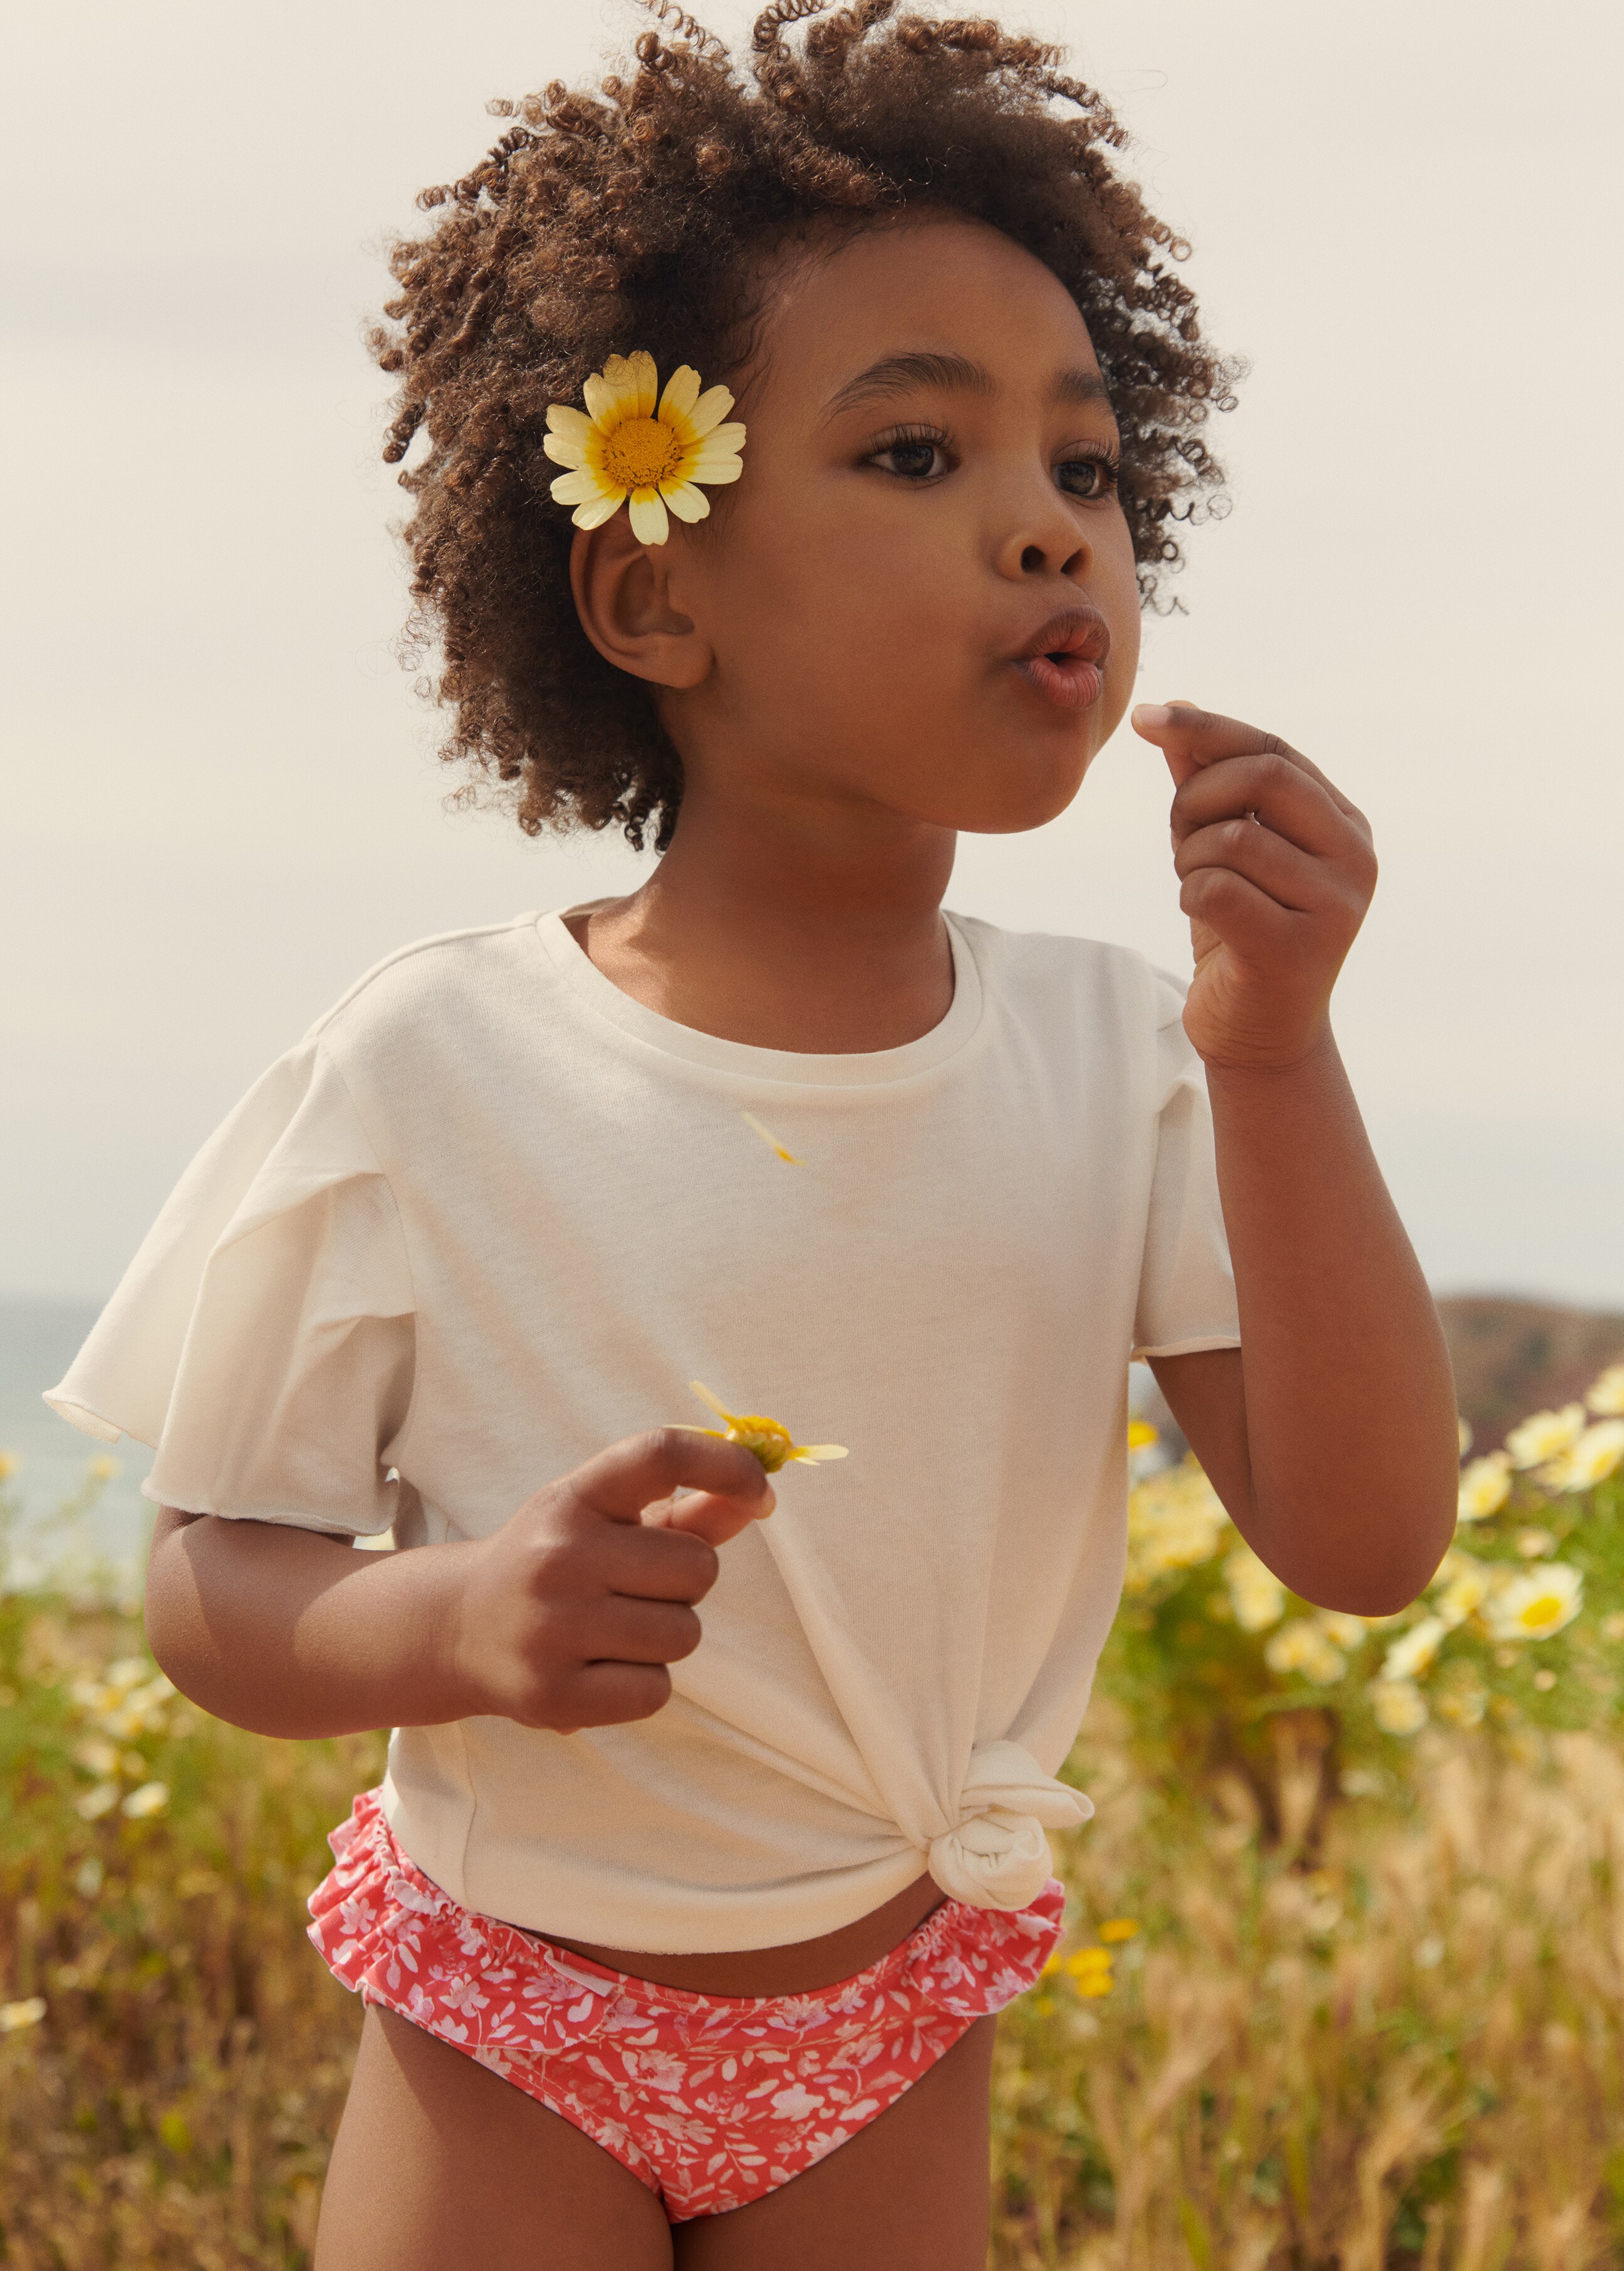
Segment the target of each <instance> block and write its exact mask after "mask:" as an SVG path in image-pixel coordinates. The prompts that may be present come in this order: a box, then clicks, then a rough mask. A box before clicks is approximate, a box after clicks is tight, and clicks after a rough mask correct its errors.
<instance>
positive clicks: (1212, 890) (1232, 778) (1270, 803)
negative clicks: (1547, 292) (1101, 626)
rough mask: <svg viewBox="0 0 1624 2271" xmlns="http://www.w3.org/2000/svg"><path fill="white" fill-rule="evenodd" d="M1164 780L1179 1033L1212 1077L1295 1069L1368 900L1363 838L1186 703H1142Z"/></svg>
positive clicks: (1336, 801) (1239, 734)
mask: <svg viewBox="0 0 1624 2271" xmlns="http://www.w3.org/2000/svg"><path fill="white" fill-rule="evenodd" d="M1133 725H1134V730H1135V732H1136V733H1140V734H1141V735H1143V737H1144V740H1146V741H1151V742H1154V743H1155V745H1156V747H1157V748H1159V749H1160V750H1161V752H1162V754H1163V756H1165V757H1166V760H1167V770H1168V771H1169V772H1171V773H1172V775H1173V814H1172V822H1173V866H1174V867H1175V868H1176V869H1177V871H1178V873H1179V875H1180V877H1181V890H1180V893H1179V905H1181V907H1182V908H1183V910H1184V912H1185V913H1186V914H1187V915H1188V917H1189V923H1190V938H1191V942H1192V943H1193V945H1194V947H1195V952H1196V974H1195V977H1194V978H1193V979H1192V980H1191V981H1190V990H1189V998H1188V1001H1186V1003H1185V1008H1184V1027H1185V1031H1187V1032H1188V1035H1189V1037H1190V1039H1191V1041H1192V1043H1193V1044H1194V1046H1195V1047H1196V1050H1197V1051H1198V1052H1199V1054H1201V1056H1202V1057H1203V1059H1204V1060H1205V1061H1206V1062H1207V1063H1208V1064H1210V1065H1225V1066H1232V1067H1235V1068H1241V1069H1256V1070H1271V1069H1278V1068H1281V1067H1284V1066H1286V1065H1292V1064H1297V1063H1300V1061H1302V1060H1303V1059H1304V1058H1305V1057H1307V1055H1309V1054H1310V1053H1311V1052H1312V1051H1313V1050H1314V1049H1315V1046H1317V1045H1318V1044H1319V1042H1320V1041H1321V1040H1322V1039H1323V1037H1324V1035H1325V1033H1326V1032H1327V1031H1328V1030H1329V1009H1330V992H1331V987H1332V986H1333V985H1334V984H1335V983H1336V978H1337V972H1338V971H1339V970H1340V969H1341V967H1342V964H1343V961H1344V958H1345V956H1346V954H1347V951H1348V949H1349V948H1350V947H1351V946H1352V943H1353V941H1354V938H1355V936H1356V935H1357V934H1358V931H1359V927H1360V923H1361V922H1362V921H1363V920H1364V919H1365V910H1366V908H1367V906H1368V905H1370V897H1371V893H1372V892H1373V891H1374V889H1375V882H1376V857H1375V853H1374V850H1373V849H1372V846H1371V840H1370V829H1369V825H1368V823H1367V821H1366V819H1365V816H1364V815H1363V814H1362V813H1360V812H1359V811H1356V810H1355V808H1354V807H1353V806H1352V804H1350V803H1349V801H1348V800H1347V798H1346V797H1345V796H1344V795H1343V794H1342V793H1341V792H1340V791H1339V790H1337V789H1336V788H1334V787H1333V786H1331V784H1330V781H1328V780H1327V779H1326V778H1325V776H1324V774H1323V773H1322V772H1321V771H1320V770H1319V768H1318V767H1317V766H1316V765H1313V764H1310V763H1309V762H1308V760H1307V757H1304V756H1299V755H1298V753H1297V751H1296V750H1295V749H1292V748H1287V747H1286V745H1285V742H1284V741H1280V740H1279V739H1278V736H1277V735H1275V734H1273V733H1262V732H1260V731H1259V729H1258V728H1257V727H1256V726H1247V725H1243V724H1241V722H1240V720H1239V719H1234V718H1219V717H1215V716H1213V715H1211V714H1210V713H1209V712H1208V711H1204V710H1202V709H1199V708H1198V707H1197V706H1196V704H1194V703H1193V702H1174V703H1171V704H1166V705H1164V704H1160V703H1141V704H1140V705H1139V706H1138V708H1137V709H1136V710H1135V711H1134V713H1133Z"/></svg>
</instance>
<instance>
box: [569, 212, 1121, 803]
mask: <svg viewBox="0 0 1624 2271" xmlns="http://www.w3.org/2000/svg"><path fill="white" fill-rule="evenodd" d="M770 308H771V312H770V314H769V316H768V317H767V320H766V322H765V324H764V328H763V331H762V335H761V339H760V352H759V358H758V362H757V364H756V367H755V368H754V369H752V371H751V372H750V373H749V374H748V375H747V378H746V383H745V385H744V387H743V389H742V391H741V405H740V410H739V413H738V414H739V415H741V416H742V417H743V418H744V420H745V421H746V423H747V425H748V428H749V437H748V440H747V442H746V444H745V449H744V474H743V478H742V480H741V481H740V482H739V483H738V485H737V486H736V487H735V488H733V489H732V490H731V491H729V492H728V493H727V494H726V498H725V500H724V501H723V502H722V503H721V507H720V510H719V511H718V513H717V516H716V518H715V521H714V522H713V523H712V524H711V525H703V524H702V525H700V526H699V527H697V528H695V529H686V528H683V527H681V526H679V525H676V524H673V528H672V533H671V538H670V540H669V541H668V542H667V544H666V545H664V546H660V547H650V548H649V549H648V550H647V551H646V552H644V551H643V550H642V548H641V547H635V545H634V544H633V543H632V541H631V540H630V539H629V529H627V527H626V525H625V523H626V515H625V514H624V513H621V514H618V515H616V517H615V521H614V522H612V523H610V524H609V525H608V527H607V529H606V530H603V531H600V532H597V533H598V539H599V540H602V539H603V538H606V537H607V538H608V542H607V545H601V547H600V551H599V554H598V559H597V565H596V567H595V568H594V567H592V566H590V565H589V564H588V562H587V560H586V559H585V558H583V559H580V560H578V561H577V592H578V593H579V594H580V596H581V599H582V602H583V614H584V618H585V621H586V622H587V627H588V629H589V631H592V634H593V636H594V637H598V643H599V644H600V647H602V648H603V650H604V651H605V652H609V653H610V654H611V657H612V659H614V660H615V661H617V662H619V663H621V665H622V667H629V668H631V669H633V670H634V671H637V673H638V674H639V675H643V676H645V677H648V678H651V679H653V680H654V681H656V682H657V683H658V684H659V686H660V687H661V691H660V693H659V702H660V707H661V716H662V719H663V720H664V722H665V724H666V727H667V732H668V733H670V734H671V736H672V739H673V740H674V742H675V743H676V746H677V748H678V749H679V750H680V751H681V753H682V759H683V763H684V769H685V772H686V775H687V778H688V782H689V795H690V796H695V797H704V795H705V794H706V793H710V792H714V793H719V794H723V795H736V794H740V793H742V794H744V795H746V796H747V797H749V799H750V800H751V801H755V800H756V799H758V798H759V797H760V796H761V795H762V794H763V793H766V794H767V795H769V796H771V797H773V798H775V799H778V798H787V799H789V800H792V801H794V802H798V803H799V802H803V801H808V800H809V801H810V802H811V803H812V804H814V805H819V806H827V805H828V804H829V802H830V801H831V800H833V801H834V802H835V803H836V804H838V805H853V806H866V807H868V808H869V810H870V812H871V814H872V811H873V808H875V807H876V806H877V807H879V808H883V809H886V810H889V811H890V813H892V814H894V815H897V816H898V817H899V818H909V819H913V820H915V821H920V822H925V823H932V824H935V825H937V826H940V827H942V828H947V829H952V830H961V829H967V830H974V831H979V832H987V833H995V834H996V833H1002V832H1004V831H1007V830H1016V829H1024V828H1034V827H1037V826H1039V824H1040V823H1043V822H1044V821H1047V820H1051V819H1053V818H1054V815H1056V814H1057V813H1059V812H1061V811H1063V809H1064V808H1065V807H1066V806H1067V805H1068V804H1069V802H1070V800H1071V799H1072V797H1073V796H1074V795H1075V794H1076V791H1077V788H1078V786H1079V785H1080V783H1081V781H1082V778H1083V775H1084V771H1085V770H1086V769H1087V766H1088V764H1089V762H1090V760H1091V758H1092V756H1094V753H1095V751H1096V750H1097V749H1099V747H1100V745H1101V744H1102V743H1103V742H1104V741H1106V738H1107V737H1108V735H1109V734H1110V733H1112V732H1113V730H1114V728H1115V726H1116V725H1117V724H1118V722H1119V720H1120V719H1121V716H1122V713H1123V711H1124V710H1125V708H1126V707H1127V704H1128V700H1129V693H1130V691H1131V689H1132V687H1133V682H1134V675H1135V671H1136V665H1137V659H1138V644H1139V599H1138V592H1137V587H1136V581H1135V575H1134V559H1133V547H1132V541H1131V539H1130V537H1129V530H1128V524H1127V521H1126V519H1125V517H1124V516H1123V513H1122V510H1121V505H1120V504H1119V503H1118V501H1117V496H1116V489H1115V482H1114V473H1113V465H1114V459H1115V457H1116V454H1117V429H1116V421H1115V420H1114V417H1113V415H1112V412H1111V406H1110V404H1109V402H1108V400H1107V399H1106V391H1105V388H1104V385H1103V383H1102V382H1101V379H1100V376H1099V365H1098V363H1097V361H1096V360H1095V356H1094V351H1093V348H1092V346H1091V345H1090V342H1089V337H1088V332H1087V330H1086V329H1085V327H1084V322H1083V318H1082V316H1080V315H1079V314H1078V312H1077V309H1076V306H1075V304H1074V303H1073V302H1072V300H1071V298H1070V295H1069V294H1068V293H1067V291H1066V290H1065V288H1064V287H1063V286H1062V284H1061V283H1060V282H1059V280H1058V279H1056V278H1055V277H1054V275H1053V274H1051V272H1049V270H1048V269H1047V268H1045V267H1044V266H1043V265H1042V264H1041V263H1040V262H1039V261H1038V260H1036V259H1034V258H1033V257H1032V256H1031V255H1030V254H1029V253H1026V252H1024V251H1023V250H1021V249H1020V248H1019V247H1018V246H1017V245H1016V244H1014V243H1012V242H1010V241H1009V239H1008V238H1006V237H1004V236H1002V235H999V234H998V233H997V232H996V231H995V230H994V229H991V228H987V227H981V226H979V225H978V224H975V223H973V222H968V221H964V220H957V219H953V218H939V217H935V216H931V217H928V218H918V219H911V220H906V221H905V222H902V223H899V224H898V225H895V226H891V227H883V228H881V229H878V230H876V231H874V232H872V233H869V234H866V235H860V236H857V237H854V238H853V239H851V240H850V241H848V242H846V243H844V244H840V245H838V246H837V248H836V249H833V250H832V251H831V252H829V253H827V254H826V255H818V256H815V257H807V256H806V255H805V254H802V255H801V256H800V257H793V256H790V257H785V258H784V259H783V263H782V268H781V272H780V273H779V275H778V277H777V278H776V279H773V289H772V296H771V302H770ZM704 376H705V378H706V380H707V381H708V380H709V377H710V376H711V374H709V373H705V374H704ZM583 541H585V542H592V540H577V542H578V543H581V542H583ZM617 562H618V563H619V564H618V565H617V564H616V563H617ZM600 628H601V629H603V630H604V631H605V632H606V633H607V637H599V630H600ZM639 634H646V635H647V636H644V637H641V638H639V637H638V635H639ZM632 646H636V647H637V652H636V653H634V652H631V651H630V648H631V647H632Z"/></svg>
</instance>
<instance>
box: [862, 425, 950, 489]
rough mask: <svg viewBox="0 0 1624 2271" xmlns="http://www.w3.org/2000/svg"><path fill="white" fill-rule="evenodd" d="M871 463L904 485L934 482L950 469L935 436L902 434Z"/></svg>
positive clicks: (869, 460)
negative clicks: (895, 477) (904, 482)
mask: <svg viewBox="0 0 1624 2271" xmlns="http://www.w3.org/2000/svg"><path fill="white" fill-rule="evenodd" d="M868 463H869V464H870V465H878V466H879V468H880V470H881V472H882V473H895V474H896V475H897V476H898V479H899V480H905V481H931V480H938V479H939V478H940V476H941V475H942V474H943V473H946V471H947V469H948V459H947V451H946V450H944V449H943V448H942V443H941V441H940V440H939V439H938V437H937V436H935V435H934V434H899V435H898V436H897V437H896V439H895V440H894V441H890V442H888V443H886V444H885V447H884V448H883V450H875V452H874V454H873V456H872V457H871V458H869V459H868Z"/></svg>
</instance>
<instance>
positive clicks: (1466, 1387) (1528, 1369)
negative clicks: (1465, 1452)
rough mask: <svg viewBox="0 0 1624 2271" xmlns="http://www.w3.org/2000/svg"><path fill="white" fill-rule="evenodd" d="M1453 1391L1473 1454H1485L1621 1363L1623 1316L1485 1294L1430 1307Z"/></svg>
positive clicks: (1449, 1298) (1466, 1295) (1452, 1298)
mask: <svg viewBox="0 0 1624 2271" xmlns="http://www.w3.org/2000/svg"><path fill="white" fill-rule="evenodd" d="M1438 1310H1439V1314H1440V1315H1441V1317H1442V1319H1443V1329H1444V1331H1445V1332H1446V1333H1447V1334H1448V1336H1449V1356H1450V1359H1451V1361H1452V1362H1453V1364H1454V1366H1455V1390H1456V1401H1457V1402H1458V1404H1459V1405H1460V1409H1461V1412H1462V1415H1463V1417H1464V1418H1465V1419H1466V1420H1467V1422H1468V1423H1469V1425H1470V1426H1471V1432H1472V1437H1473V1442H1474V1448H1476V1449H1478V1450H1479V1451H1487V1450H1492V1449H1493V1448H1494V1446H1495V1445H1496V1444H1497V1443H1498V1442H1499V1441H1501V1437H1502V1436H1503V1435H1504V1433H1505V1432H1506V1430H1507V1428H1508V1427H1514V1426H1516V1423H1517V1421H1518V1420H1519V1419H1521V1418H1523V1417H1524V1416H1525V1415H1526V1414H1527V1413H1528V1412H1530V1411H1546V1410H1547V1409H1549V1408H1550V1407H1551V1406H1553V1405H1557V1404H1570V1403H1572V1402H1573V1400H1574V1399H1575V1398H1576V1396H1581V1395H1583V1392H1584V1390H1585V1389H1587V1388H1588V1387H1589V1386H1590V1382H1591V1381H1592V1380H1594V1379H1595V1377H1596V1375H1597V1374H1598V1372H1599V1371H1600V1370H1601V1369H1602V1367H1603V1366H1604V1365H1608V1364H1616V1363H1618V1362H1619V1361H1620V1359H1624V1316H1618V1315H1614V1314H1608V1313H1607V1312H1605V1311H1604V1310H1600V1309H1562V1308H1557V1307H1553V1305H1552V1304H1550V1303H1549V1302H1546V1301H1518V1300H1512V1299H1509V1298H1508V1297H1501V1296H1500V1295H1497V1294H1493V1293H1452V1294H1449V1295H1448V1296H1447V1297H1446V1298H1445V1299H1442V1300H1441V1301H1440V1302H1439V1304H1438Z"/></svg>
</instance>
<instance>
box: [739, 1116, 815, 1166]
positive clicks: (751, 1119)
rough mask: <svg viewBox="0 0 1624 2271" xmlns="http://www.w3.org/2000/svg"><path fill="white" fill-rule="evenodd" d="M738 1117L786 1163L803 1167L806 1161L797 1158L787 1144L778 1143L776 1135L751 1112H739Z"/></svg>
mask: <svg viewBox="0 0 1624 2271" xmlns="http://www.w3.org/2000/svg"><path fill="white" fill-rule="evenodd" d="M739 1117H740V1119H741V1120H742V1121H743V1122H744V1124H745V1126H746V1127H747V1128H752V1129H754V1131H755V1133H756V1135H757V1136H760V1137H761V1140H762V1142H763V1143H764V1144H765V1145H766V1146H767V1148H768V1150H771V1151H776V1152H777V1153H778V1157H779V1158H780V1159H782V1160H783V1161H784V1162H785V1164H786V1165H787V1166H791V1167H804V1166H805V1165H806V1164H807V1163H806V1161H805V1160H804V1159H798V1158H796V1157H795V1155H794V1153H793V1151H792V1150H789V1148H788V1147H787V1145H786V1144H783V1143H779V1141H778V1137H777V1136H775V1135H774V1134H773V1132H772V1130H771V1128H764V1127H763V1126H762V1124H761V1122H760V1121H759V1120H757V1118H756V1114H755V1113H753V1112H741V1113H740V1114H739Z"/></svg>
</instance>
